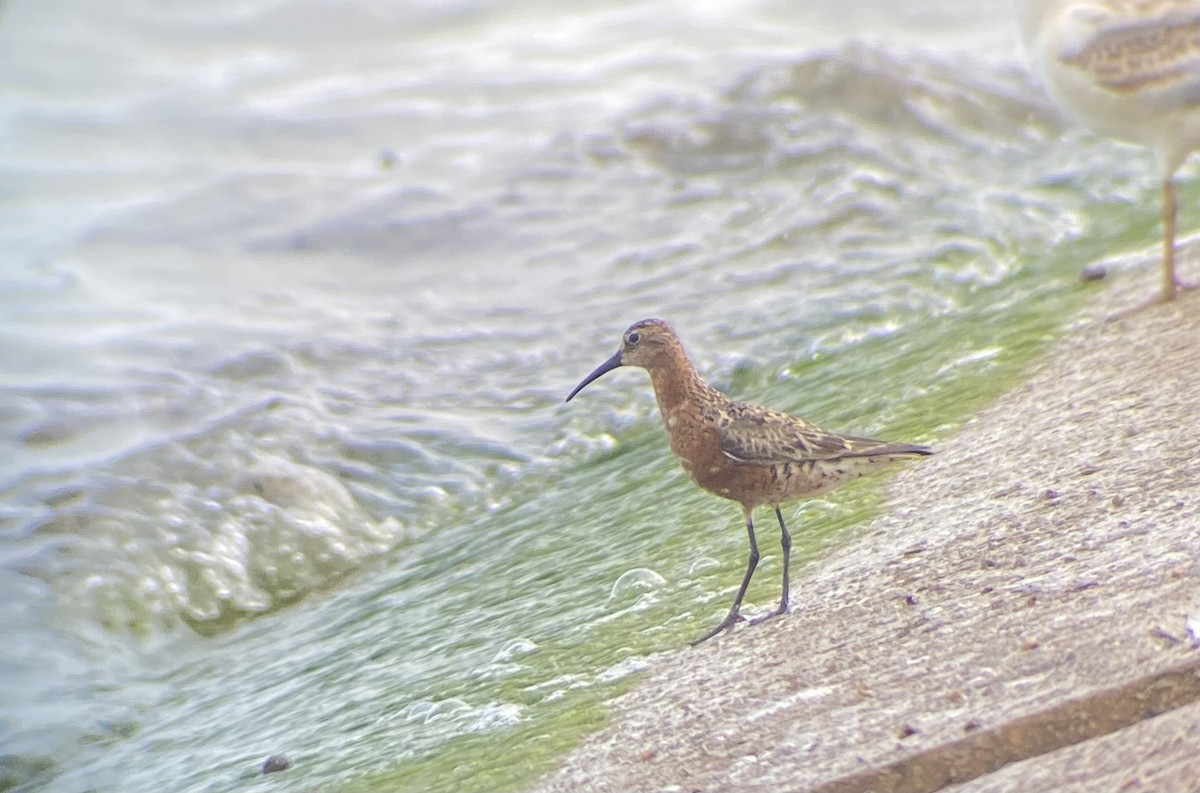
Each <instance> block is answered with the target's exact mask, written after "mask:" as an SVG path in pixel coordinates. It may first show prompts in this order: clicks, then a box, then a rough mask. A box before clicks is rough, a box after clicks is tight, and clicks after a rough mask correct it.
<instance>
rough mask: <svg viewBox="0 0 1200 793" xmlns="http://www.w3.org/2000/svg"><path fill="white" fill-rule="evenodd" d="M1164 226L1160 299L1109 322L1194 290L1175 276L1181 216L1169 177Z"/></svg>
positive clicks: (1119, 314) (1165, 190)
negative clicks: (1178, 221) (1180, 292)
mask: <svg viewBox="0 0 1200 793" xmlns="http://www.w3.org/2000/svg"><path fill="white" fill-rule="evenodd" d="M1162 193H1163V195H1162V224H1163V256H1162V263H1163V274H1162V279H1163V280H1162V292H1161V293H1159V295H1158V297H1155V298H1152V299H1150V300H1148V301H1146V302H1145V303H1141V304H1140V305H1137V306H1134V307H1133V308H1130V309H1127V310H1125V311H1120V312H1118V313H1116V314H1114V315H1112V316H1111V317H1109V320H1115V319H1122V318H1124V317H1128V316H1131V315H1133V314H1136V313H1138V312H1139V311H1142V310H1143V309H1147V308H1150V307H1151V306H1157V305H1159V304H1160V303H1170V302H1171V301H1172V300H1174V299H1175V295H1176V294H1177V293H1178V291H1179V290H1181V289H1183V290H1187V289H1193V288H1194V287H1195V284H1189V283H1185V282H1184V281H1181V280H1179V278H1178V277H1176V275H1175V224H1176V218H1177V217H1178V214H1179V206H1178V201H1177V200H1176V196H1175V177H1174V175H1172V176H1168V177H1166V178H1165V179H1163V189H1162Z"/></svg>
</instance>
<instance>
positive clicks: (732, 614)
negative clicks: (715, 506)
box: [692, 507, 758, 647]
mask: <svg viewBox="0 0 1200 793" xmlns="http://www.w3.org/2000/svg"><path fill="white" fill-rule="evenodd" d="M742 511H744V512H745V513H746V533H747V534H748V535H750V560H749V562H748V563H747V565H746V575H745V577H744V578H742V585H741V587H739V588H738V593H737V597H735V598H734V599H733V607H732V608H730V609H729V613H728V614H727V615H725V619H723V620H721V624H720V625H718V626H717V627H715V628H713V629H712V630H711V631H709V632H708V633H706V634H704V635H703V636H701V637H700V638H699V639H697V640H696V641H694V642H692V646H693V647H695V646H696V645H697V644H700V643H701V642H706V641H708V640H709V639H711V638H712V637H714V636H716V635H717V634H718V633H721V632H722V631H727V630H729V629H730V628H732V627H733V626H734V625H736V624H737V623H738V622H739V621H740V620H741V619H742V615H741V614H739V613H738V611H739V610H740V609H741V607H742V598H744V597H745V596H746V589H747V587H749V586H750V579H751V578H753V577H754V568H755V567H758V543H757V542H755V541H754V519H753V517H752V515H751V513H752V511H753V510H751V509H750V507H742Z"/></svg>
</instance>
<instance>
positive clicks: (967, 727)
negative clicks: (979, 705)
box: [963, 719, 983, 732]
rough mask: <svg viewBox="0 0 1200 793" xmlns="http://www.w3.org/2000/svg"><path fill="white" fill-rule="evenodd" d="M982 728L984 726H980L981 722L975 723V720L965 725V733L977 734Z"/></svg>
mask: <svg viewBox="0 0 1200 793" xmlns="http://www.w3.org/2000/svg"><path fill="white" fill-rule="evenodd" d="M982 726H983V725H982V724H980V723H979V722H977V721H975V719H971V720H970V721H968V722H967V723H966V724H964V725H963V732H975V731H976V730H978V729H979V728H980V727H982Z"/></svg>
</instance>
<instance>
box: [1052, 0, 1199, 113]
mask: <svg viewBox="0 0 1200 793" xmlns="http://www.w3.org/2000/svg"><path fill="white" fill-rule="evenodd" d="M1057 55H1058V59H1059V60H1060V61H1062V62H1063V63H1064V64H1069V65H1072V66H1075V67H1077V68H1080V69H1083V70H1084V71H1085V72H1087V73H1088V74H1089V75H1091V79H1092V80H1093V81H1094V82H1095V84H1096V85H1097V86H1099V87H1102V88H1104V89H1106V90H1108V91H1111V92H1113V93H1117V94H1126V93H1136V94H1138V95H1139V96H1140V97H1142V101H1144V102H1146V103H1147V104H1150V105H1155V106H1161V107H1162V109H1170V108H1175V107H1180V106H1192V105H1196V104H1198V103H1200V6H1197V4H1196V3H1195V2H1191V0H1159V1H1158V2H1144V3H1140V4H1133V3H1128V2H1111V1H1110V2H1107V3H1105V2H1101V3H1089V4H1080V5H1078V6H1076V7H1074V8H1073V9H1071V10H1068V11H1067V12H1066V15H1065V17H1064V19H1063V20H1062V29H1061V32H1060V38H1059V48H1058V53H1057Z"/></svg>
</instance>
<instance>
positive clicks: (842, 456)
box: [567, 319, 932, 643]
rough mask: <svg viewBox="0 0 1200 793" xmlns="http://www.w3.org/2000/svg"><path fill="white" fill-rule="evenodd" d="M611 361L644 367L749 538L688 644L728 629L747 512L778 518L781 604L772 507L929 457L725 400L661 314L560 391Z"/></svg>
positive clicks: (783, 604)
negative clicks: (707, 626) (717, 617)
mask: <svg viewBox="0 0 1200 793" xmlns="http://www.w3.org/2000/svg"><path fill="white" fill-rule="evenodd" d="M619 366H640V367H642V368H644V369H646V370H647V371H648V372H649V373H650V379H651V382H652V383H653V385H654V394H655V397H656V398H657V400H658V408H659V412H660V413H661V414H662V419H663V423H664V424H665V425H666V428H667V435H668V438H669V440H670V444H671V451H672V452H674V453H675V455H676V456H677V457H678V458H679V461H680V463H681V464H682V465H683V468H684V470H686V471H687V472H688V474H689V475H690V476H691V477H692V479H693V480H694V481H695V482H696V484H698V485H700V487H702V488H704V489H705V490H707V491H709V492H710V493H715V494H716V495H718V496H722V497H724V498H728V499H731V500H733V501H736V502H738V503H739V504H741V505H742V511H743V513H744V514H745V517H746V529H747V532H748V534H749V538H750V563H749V566H748V568H747V570H746V574H745V577H744V579H743V581H742V586H741V589H740V590H739V591H738V595H737V598H736V599H735V601H734V604H733V608H732V609H730V612H729V615H728V616H727V617H726V618H725V619H724V620H723V621H722V622H721V624H720V625H718V626H717V628H716V629H714V630H712V631H710V632H709V633H707V634H705V635H704V636H702V637H701V638H700V639H698V640H697V642H696V643H699V642H701V641H704V640H705V639H708V638H711V637H712V636H715V635H716V634H718V633H720V632H721V631H724V630H727V629H728V628H731V627H732V626H733V625H734V624H735V623H736V622H737V621H738V620H739V619H740V617H739V614H738V611H739V609H740V607H741V602H742V598H743V596H744V595H745V593H746V587H747V586H749V584H750V578H751V577H752V576H753V574H754V568H755V566H756V564H757V562H758V548H757V543H756V541H755V536H754V522H753V518H752V513H753V511H754V508H755V507H760V506H771V507H773V508H774V509H775V515H776V517H777V518H778V519H779V526H780V530H781V532H782V543H783V550H784V567H783V571H784V572H783V596H782V598H781V600H780V605H779V609H777V610H776V612H775V613H776V614H780V613H784V612H786V611H787V607H788V566H789V556H790V550H791V537H790V535H789V534H788V531H787V527H786V525H785V524H784V521H783V514H782V512H780V509H779V507H780V505H781V504H785V503H787V502H789V501H795V500H796V499H800V498H806V497H809V496H814V495H817V494H818V493H822V492H825V491H827V490H830V489H832V488H834V487H837V486H838V485H840V484H843V483H844V482H848V481H850V480H851V479H856V478H858V477H859V476H862V475H863V474H865V473H868V472H870V471H871V470H874V469H876V468H879V467H880V466H881V465H883V464H886V463H889V462H892V461H894V460H899V459H904V458H909V457H917V456H921V455H927V454H932V451H931V450H930V449H928V448H927V447H924V446H913V445H909V444H898V443H887V442H885V441H878V440H872V439H870V438H857V437H854V436H850V435H839V434H837V433H833V432H828V431H826V430H823V429H821V428H820V427H817V426H815V425H813V424H810V423H809V422H807V421H804V420H803V419H799V418H796V417H795V416H790V415H788V414H787V413H781V412H780V411H777V410H771V409H769V408H765V407H760V406H758V405H752V404H749V403H747V402H738V401H735V400H733V399H730V398H729V397H727V396H726V395H725V394H722V393H721V392H720V391H718V390H717V389H715V388H713V387H712V386H710V385H709V384H708V383H706V382H704V380H702V379H701V378H700V375H699V374H698V373H697V372H696V369H695V367H694V366H692V362H691V361H690V360H689V359H688V356H687V353H686V352H685V351H684V349H683V345H682V344H681V343H680V341H679V337H678V336H676V335H675V331H674V330H672V329H671V326H670V325H668V324H667V323H665V322H663V321H662V320H657V319H646V320H642V321H641V322H636V323H634V324H633V325H631V326H630V327H629V328H628V329H627V330H626V331H625V334H624V336H623V337H622V343H621V349H619V350H618V351H617V353H616V354H615V355H613V356H612V357H611V358H609V359H608V360H607V361H605V362H604V363H603V364H601V365H600V366H599V367H597V368H596V370H595V371H593V372H592V373H591V374H590V375H588V376H587V377H586V378H584V380H583V381H582V382H581V383H580V384H579V385H578V386H576V388H575V390H573V391H572V392H571V394H570V395H569V396H568V397H567V401H570V400H571V398H572V397H574V396H575V395H576V394H577V393H579V391H580V390H582V389H583V388H584V387H585V386H586V385H588V384H589V383H591V382H592V381H593V380H595V379H597V378H598V377H600V376H601V375H603V374H605V373H606V372H609V371H611V370H613V369H615V368H617V367H619Z"/></svg>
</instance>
